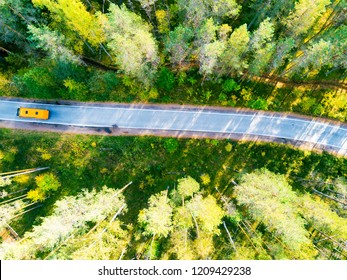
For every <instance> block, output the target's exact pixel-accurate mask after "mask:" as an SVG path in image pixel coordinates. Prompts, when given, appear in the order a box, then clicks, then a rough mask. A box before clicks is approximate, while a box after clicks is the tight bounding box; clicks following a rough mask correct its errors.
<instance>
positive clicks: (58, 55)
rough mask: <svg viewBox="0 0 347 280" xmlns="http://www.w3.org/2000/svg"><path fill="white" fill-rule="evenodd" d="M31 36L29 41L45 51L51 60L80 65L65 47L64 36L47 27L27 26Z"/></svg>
mask: <svg viewBox="0 0 347 280" xmlns="http://www.w3.org/2000/svg"><path fill="white" fill-rule="evenodd" d="M28 30H29V33H30V34H31V36H30V37H29V39H30V40H31V41H32V42H34V43H35V46H36V48H38V49H42V50H44V51H46V52H47V53H48V55H49V57H50V58H51V59H52V60H61V61H62V62H65V63H71V62H72V63H81V60H80V59H79V57H78V56H76V55H75V54H74V53H73V52H72V51H71V50H69V49H68V48H66V47H65V45H66V40H65V36H64V35H62V34H59V33H58V32H56V31H51V30H50V29H49V28H48V27H47V26H42V27H35V26H33V25H29V26H28Z"/></svg>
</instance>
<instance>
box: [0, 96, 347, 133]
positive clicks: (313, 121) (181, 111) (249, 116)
mask: <svg viewBox="0 0 347 280" xmlns="http://www.w3.org/2000/svg"><path fill="white" fill-rule="evenodd" d="M1 102H8V103H16V104H31V105H34V106H36V105H41V106H46V107H47V106H50V107H53V108H59V107H65V108H84V109H92V110H93V109H103V110H105V109H107V110H129V111H149V112H165V113H168V112H172V113H188V114H201V113H202V114H211V115H223V116H241V117H248V118H251V117H262V118H268V119H276V120H285V121H294V122H304V123H307V124H310V123H317V124H321V125H325V126H326V127H332V128H338V129H341V130H346V131H347V128H344V127H341V126H336V125H332V124H330V123H328V122H323V121H315V120H302V119H299V118H298V119H297V118H295V117H293V116H285V117H279V116H269V115H268V113H266V112H264V113H260V112H259V113H250V114H246V113H240V114H238V113H222V112H213V111H209V110H211V109H208V108H207V109H206V108H203V109H201V110H200V111H189V110H187V109H184V108H183V109H180V110H178V109H167V110H166V109H161V108H159V109H149V108H127V107H124V108H123V107H119V108H118V107H114V108H113V107H100V106H82V105H78V106H77V105H55V104H44V103H30V102H29V103H26V102H17V101H8V100H0V103H1ZM120 106H122V105H120ZM193 110H194V109H193ZM276 114H278V112H276ZM284 114H289V113H284Z"/></svg>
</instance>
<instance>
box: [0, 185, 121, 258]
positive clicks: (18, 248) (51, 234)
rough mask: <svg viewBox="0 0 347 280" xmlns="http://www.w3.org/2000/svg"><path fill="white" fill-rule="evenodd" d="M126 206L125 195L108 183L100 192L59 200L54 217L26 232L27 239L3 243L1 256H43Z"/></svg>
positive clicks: (0, 250) (84, 191) (46, 218)
mask: <svg viewBox="0 0 347 280" xmlns="http://www.w3.org/2000/svg"><path fill="white" fill-rule="evenodd" d="M124 205H126V204H125V200H124V196H123V195H122V194H120V192H119V191H118V190H115V189H110V188H107V187H106V186H105V187H103V188H102V189H101V190H100V191H98V192H97V191H96V190H95V189H94V190H92V191H90V192H89V191H87V190H83V191H82V192H81V193H80V194H78V195H77V196H67V197H64V198H63V199H61V200H59V201H57V202H56V203H55V207H54V210H53V212H52V214H51V215H50V216H47V217H44V218H43V219H42V223H41V224H40V225H36V226H34V227H33V229H32V231H30V232H26V233H25V235H24V240H25V241H24V242H21V243H19V242H14V243H13V244H12V245H6V244H5V245H3V246H2V247H1V248H0V255H1V254H2V256H1V257H2V259H12V258H15V259H33V258H35V257H36V254H37V253H39V252H40V253H41V257H42V253H44V252H46V253H47V252H50V251H51V250H53V249H54V248H55V247H56V246H58V245H59V244H60V243H61V242H64V241H65V240H66V239H67V238H69V237H70V236H71V234H72V233H74V234H75V235H76V236H79V235H81V234H82V233H84V232H85V231H86V230H87V229H88V228H89V227H90V224H93V223H94V224H95V223H97V222H100V221H103V220H104V219H106V218H107V217H109V216H110V215H111V214H114V213H115V212H117V210H119V209H121V207H124ZM44 255H45V254H43V256H44Z"/></svg>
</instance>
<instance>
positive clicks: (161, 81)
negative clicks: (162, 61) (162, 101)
mask: <svg viewBox="0 0 347 280" xmlns="http://www.w3.org/2000/svg"><path fill="white" fill-rule="evenodd" d="M175 82H176V81H175V76H174V74H173V73H172V72H171V71H170V70H169V69H167V68H166V67H163V68H161V69H160V71H159V75H158V78H157V81H156V86H157V87H158V88H161V89H163V90H165V91H168V92H169V91H171V90H172V89H173V88H174V87H175Z"/></svg>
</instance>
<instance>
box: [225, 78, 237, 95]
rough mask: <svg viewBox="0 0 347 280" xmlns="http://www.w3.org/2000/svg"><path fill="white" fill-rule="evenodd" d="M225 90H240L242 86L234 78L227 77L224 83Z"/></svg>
mask: <svg viewBox="0 0 347 280" xmlns="http://www.w3.org/2000/svg"><path fill="white" fill-rule="evenodd" d="M222 88H223V91H225V92H232V91H238V90H239V89H240V88H241V87H240V85H238V84H237V83H236V82H235V81H234V80H233V79H227V80H225V81H224V83H223V85H222Z"/></svg>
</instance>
